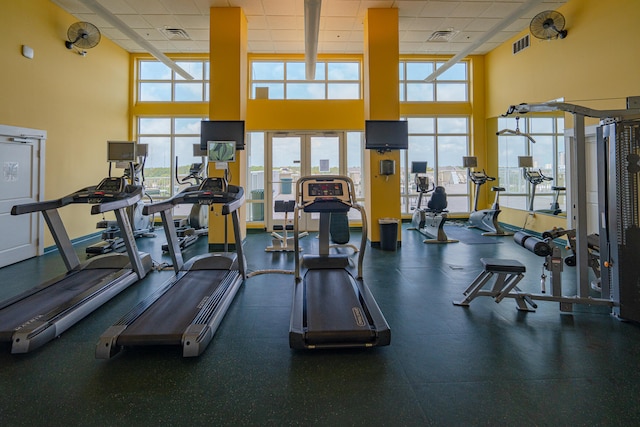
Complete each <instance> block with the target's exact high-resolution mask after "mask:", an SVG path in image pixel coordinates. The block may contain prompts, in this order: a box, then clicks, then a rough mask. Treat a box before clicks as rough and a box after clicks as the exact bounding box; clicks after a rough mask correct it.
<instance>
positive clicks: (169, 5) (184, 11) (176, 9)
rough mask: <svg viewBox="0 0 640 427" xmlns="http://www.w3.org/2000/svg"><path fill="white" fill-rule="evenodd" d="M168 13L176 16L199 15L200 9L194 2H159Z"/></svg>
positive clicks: (181, 0) (175, 0) (180, 0)
mask: <svg viewBox="0 0 640 427" xmlns="http://www.w3.org/2000/svg"><path fill="white" fill-rule="evenodd" d="M159 1H160V3H162V5H163V6H164V7H165V9H167V11H168V12H169V13H171V14H174V15H197V14H200V9H198V6H197V5H196V4H195V3H194V2H193V0H159Z"/></svg>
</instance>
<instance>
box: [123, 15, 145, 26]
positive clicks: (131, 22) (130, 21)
mask: <svg viewBox="0 0 640 427" xmlns="http://www.w3.org/2000/svg"><path fill="white" fill-rule="evenodd" d="M118 18H120V19H121V20H122V22H124V23H125V24H127V25H128V26H129V27H131V28H153V26H152V25H151V24H149V23H148V22H147V21H146V20H145V19H144V17H143V16H142V15H118Z"/></svg>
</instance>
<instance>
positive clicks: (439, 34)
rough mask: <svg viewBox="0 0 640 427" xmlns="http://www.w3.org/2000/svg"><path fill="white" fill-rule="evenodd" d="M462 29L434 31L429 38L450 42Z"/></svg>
mask: <svg viewBox="0 0 640 427" xmlns="http://www.w3.org/2000/svg"><path fill="white" fill-rule="evenodd" d="M459 32H460V31H455V30H454V29H453V28H450V29H448V30H441V31H434V33H433V34H431V35H430V36H429V38H428V39H427V41H428V42H450V41H451V40H453V38H454V37H455V36H456V35H457V34H458V33H459Z"/></svg>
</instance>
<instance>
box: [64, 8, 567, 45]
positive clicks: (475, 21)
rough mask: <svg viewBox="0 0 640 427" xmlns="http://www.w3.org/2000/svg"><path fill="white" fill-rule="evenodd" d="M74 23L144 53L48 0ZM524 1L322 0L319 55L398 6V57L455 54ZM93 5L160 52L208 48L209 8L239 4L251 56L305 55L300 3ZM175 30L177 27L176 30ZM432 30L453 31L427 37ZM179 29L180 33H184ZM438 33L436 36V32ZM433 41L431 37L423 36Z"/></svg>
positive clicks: (512, 30) (358, 36) (85, 13)
mask: <svg viewBox="0 0 640 427" xmlns="http://www.w3.org/2000/svg"><path fill="white" fill-rule="evenodd" d="M51 1H52V2H53V3H55V4H57V5H58V6H60V7H61V8H62V9H64V10H66V11H67V12H69V13H70V14H71V15H73V16H74V17H75V18H77V19H78V20H79V21H88V22H91V23H92V24H94V25H96V26H97V27H98V28H99V29H100V31H101V32H102V34H103V36H104V37H107V38H108V39H110V40H112V41H113V42H115V43H116V44H118V45H119V46H121V47H122V48H124V49H125V50H127V51H128V52H143V51H144V50H143V49H142V48H141V47H140V46H139V45H138V44H137V43H134V42H133V41H132V40H130V39H128V38H127V37H126V36H125V35H124V34H122V33H121V32H120V31H118V30H117V29H115V28H113V27H112V26H110V25H109V23H108V22H106V21H105V20H103V19H101V18H100V17H99V16H97V15H96V14H95V13H93V12H92V11H91V10H90V9H88V8H87V7H85V6H84V5H83V4H82V1H81V0H51ZM526 2H527V0H496V1H486V0H464V1H455V0H440V1H437V0H424V1H417V0H416V1H386V0H380V1H374V0H323V1H322V9H321V17H320V34H319V42H318V54H331V53H362V51H363V46H364V41H363V40H364V38H363V37H364V31H363V30H364V25H363V22H364V17H365V14H366V11H367V9H369V8H397V9H398V14H399V16H400V18H399V32H400V53H401V54H448V55H455V54H457V53H459V52H461V51H464V50H465V49H467V48H468V47H469V46H471V45H472V44H473V43H474V42H475V41H476V40H477V39H479V38H481V37H482V36H483V35H484V34H485V33H487V32H488V31H489V30H491V29H492V28H493V27H494V26H495V25H496V24H497V23H499V22H500V21H501V19H503V18H505V17H507V16H509V15H510V14H511V13H512V12H513V11H514V10H516V9H517V8H518V7H520V6H522V4H523V3H526ZM99 3H100V4H101V5H102V6H104V7H105V8H106V9H108V10H109V11H110V12H111V13H113V14H114V15H116V16H117V17H118V18H120V19H121V20H122V21H124V22H125V23H126V24H127V25H128V26H129V27H131V28H132V29H133V30H135V31H136V32H137V33H139V34H140V35H141V36H142V37H143V38H145V39H146V40H147V41H149V42H150V43H151V44H152V45H153V46H155V47H156V48H157V49H158V50H159V51H161V52H164V53H166V54H171V53H191V52H194V53H195V52H197V53H202V52H208V51H209V8H211V7H241V8H242V9H243V10H244V13H245V15H246V17H247V31H248V34H247V36H248V50H249V52H251V53H304V28H303V27H304V7H303V3H304V2H303V0H99ZM564 3H566V0H564V1H560V0H543V1H541V2H540V3H539V4H538V5H537V6H535V7H534V8H533V9H531V10H530V11H529V12H528V13H527V14H526V16H522V17H520V18H518V19H516V20H515V21H514V22H513V23H512V24H510V25H509V26H508V27H506V28H505V29H504V30H503V31H500V32H498V33H497V34H496V35H495V36H493V37H492V38H491V39H489V40H488V41H486V42H485V43H483V44H481V45H480V46H479V47H477V48H476V49H475V50H474V52H473V53H474V54H485V53H487V52H489V51H491V50H492V49H494V48H495V47H497V46H499V45H500V44H502V43H504V42H505V41H507V40H508V39H509V38H511V37H513V36H515V35H516V34H518V33H519V32H521V31H522V30H524V29H527V28H528V26H529V22H530V21H531V18H533V16H535V15H536V14H537V13H539V12H541V11H543V10H555V9H557V8H558V7H560V6H561V5H563V4H564ZM178 30H180V31H178ZM436 32H445V33H448V32H453V33H454V34H453V36H451V34H447V37H433V36H434V33H436ZM185 34H186V38H185ZM437 34H439V33H437ZM430 38H432V40H433V41H429V39H430Z"/></svg>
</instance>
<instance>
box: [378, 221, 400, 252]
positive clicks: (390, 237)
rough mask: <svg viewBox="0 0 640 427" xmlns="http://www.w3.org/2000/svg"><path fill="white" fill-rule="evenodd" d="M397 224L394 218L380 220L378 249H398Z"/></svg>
mask: <svg viewBox="0 0 640 427" xmlns="http://www.w3.org/2000/svg"><path fill="white" fill-rule="evenodd" d="M398 222H400V221H399V220H397V219H395V218H380V219H379V220H378V224H380V249H382V250H383V251H395V250H396V249H397V248H398Z"/></svg>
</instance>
